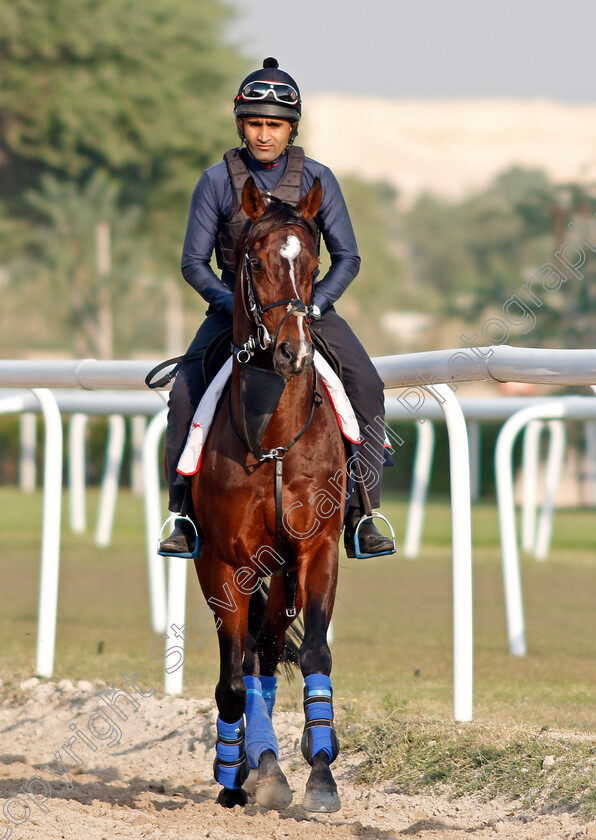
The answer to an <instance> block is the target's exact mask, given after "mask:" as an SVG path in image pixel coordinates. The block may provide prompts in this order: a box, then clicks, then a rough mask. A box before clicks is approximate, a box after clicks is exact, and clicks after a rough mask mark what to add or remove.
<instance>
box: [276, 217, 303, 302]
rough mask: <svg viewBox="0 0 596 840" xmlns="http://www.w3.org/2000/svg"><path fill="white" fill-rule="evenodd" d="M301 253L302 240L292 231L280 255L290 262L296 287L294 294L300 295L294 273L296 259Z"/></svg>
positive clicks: (291, 273) (291, 277)
mask: <svg viewBox="0 0 596 840" xmlns="http://www.w3.org/2000/svg"><path fill="white" fill-rule="evenodd" d="M299 253H300V240H299V239H298V237H297V236H294V234H293V233H291V234H290V235H289V236H288V238H287V239H286V241H285V243H284V244H283V245H282V246H281V248H280V249H279V255H280V257H285V259H286V260H287V261H288V262H289V263H290V280H291V281H292V286H293V287H294V294H295V295H296V297H298V290H297V289H296V274H295V273H294V260H295V259H296V257H297V256H298V254H299Z"/></svg>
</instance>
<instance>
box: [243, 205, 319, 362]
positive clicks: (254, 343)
mask: <svg viewBox="0 0 596 840" xmlns="http://www.w3.org/2000/svg"><path fill="white" fill-rule="evenodd" d="M296 225H299V226H300V227H304V228H305V229H306V230H308V231H309V232H310V228H309V227H308V225H307V224H306V223H305V224H300V223H299V222H294V223H293V224H292V225H284V226H283V227H295V226H296ZM240 282H241V284H242V288H241V293H242V300H243V301H244V305H245V311H246V314H247V315H248V318H249V320H251V321H252V322H253V324H254V325H255V327H256V336H255V335H250V336H249V337H248V339H247V340H246V341H245V342H244V344H242V345H241V346H240V347H239V346H237V345H236V344H232V352H233V354H234V356H235V357H236V358H237V359H238V361H239V362H240V364H245V363H246V362H248V361H250V359H251V358H252V357H253V356H254V353H255V350H256V349H257V348H259V349H261V350H267V349H270V350H271V352H272V353H274V352H275V349H276V347H277V340H278V338H279V331H280V330H281V328H282V326H283V325H284V324H285V322H286V321H287V320H288V318H290V317H291V316H292V315H294V316H296V318H305V317H306V316H307V315H308V307H307V305H306V304H305V303H304V301H303V300H301V299H300V298H284V299H283V300H276V301H274V302H273V303H268V304H267V305H266V306H263V304H262V303H261V300H260V298H259V295H258V292H257V290H256V288H255V283H254V279H253V273H252V265H251V257H250V248H249V247H246V248H245V249H244V254H243V256H242V268H241V271H240ZM247 300H248V310H247V309H246V302H247ZM277 306H285V307H286V313H285V315H284V316H283V318H282V319H281V321H280V322H279V324H278V325H277V328H276V330H275V333H274V335H273V336H272V335H271V333H270V332H269V330H268V329H267V327H266V326H265V324H264V322H263V313H265V312H267V311H268V310H270V309H275V308H276V307H277Z"/></svg>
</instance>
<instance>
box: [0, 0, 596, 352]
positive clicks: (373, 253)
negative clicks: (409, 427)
mask: <svg viewBox="0 0 596 840" xmlns="http://www.w3.org/2000/svg"><path fill="white" fill-rule="evenodd" d="M232 15H233V6H232V5H231V4H228V3H227V2H224V0H202V2H201V3H197V2H195V0H178V2H177V3H175V4H174V5H169V4H165V3H164V2H163V0H145V2H143V3H139V2H130V0H102V2H101V3H100V2H97V0H5V2H4V3H2V4H1V5H0V74H1V77H2V85H1V86H0V293H1V294H2V304H3V305H2V310H1V313H0V354H2V355H5V356H16V357H19V356H23V355H36V356H39V355H41V354H47V353H58V354H61V355H64V354H65V353H66V354H71V355H75V356H81V355H93V356H96V355H97V356H100V357H102V356H103V357H106V356H111V355H114V356H116V357H127V356H131V355H135V354H138V353H141V354H143V355H147V354H148V353H154V354H155V355H162V354H163V353H164V343H165V330H164V309H165V307H164V300H166V299H167V298H164V289H165V290H166V295H167V289H168V288H172V286H171V284H172V283H176V284H177V285H178V287H179V289H180V290H181V291H180V292H179V294H182V295H183V298H184V302H185V304H186V325H185V333H186V334H185V335H184V336H183V337H182V339H181V345H183V346H184V345H185V344H186V343H188V340H189V339H190V337H191V335H192V334H194V331H195V330H196V327H197V326H198V323H199V322H200V319H201V318H202V313H203V311H204V306H203V302H202V301H201V300H200V299H198V297H197V296H196V294H195V293H194V292H193V291H192V290H191V289H190V288H187V287H186V285H185V284H184V281H183V280H182V279H181V278H180V275H179V268H178V266H179V257H180V249H181V242H182V238H183V232H184V228H185V223H186V213H187V208H188V202H189V197H190V193H191V191H192V188H193V186H194V184H195V182H196V180H197V178H198V176H199V174H200V172H201V171H202V170H203V169H204V168H205V167H206V166H207V165H209V164H211V163H213V162H214V161H215V160H217V159H219V158H220V157H221V154H222V152H223V151H224V150H225V149H226V148H229V147H230V146H232V145H234V144H235V143H236V141H237V138H236V136H235V128H234V123H233V119H232V115H231V104H232V99H233V95H234V93H235V90H236V87H237V84H238V80H239V79H240V78H242V76H243V74H244V72H245V71H247V70H249V69H250V68H249V67H248V66H247V64H246V61H245V60H244V59H243V58H241V57H240V55H239V52H238V50H237V49H236V48H235V47H233V46H232V45H230V44H228V43H227V42H226V39H225V32H226V30H225V26H226V24H227V22H228V21H229V19H230V18H231V16H232ZM254 65H255V66H256V60H255V62H254ZM252 66H253V63H252V62H251V67H252ZM301 141H302V142H304V145H305V146H306V149H307V152H308V136H304V137H301ZM338 142H340V140H339V138H338ZM323 162H326V161H323ZM342 187H343V190H344V192H345V196H346V200H347V203H348V206H349V209H350V212H351V215H352V219H353V223H354V228H355V230H356V235H357V239H358V242H359V247H360V251H361V254H362V257H363V263H362V269H361V273H360V275H359V277H358V278H357V280H356V282H355V283H353V284H352V286H351V287H350V289H349V290H348V291H347V292H346V294H345V295H344V296H343V298H342V299H341V300H340V302H339V306H338V308H339V311H340V312H341V313H342V314H343V315H344V316H345V317H346V318H347V319H348V320H349V321H350V323H351V324H352V325H353V326H354V329H355V330H356V332H357V334H358V335H359V336H360V338H361V339H362V341H363V342H364V344H365V346H366V347H367V349H368V350H369V352H370V353H371V354H374V353H391V352H396V351H408V350H422V349H431V348H436V347H440V346H453V345H454V344H455V343H457V336H459V335H460V332H461V330H460V329H459V324H461V323H462V322H465V324H466V325H468V326H469V325H470V324H472V325H474V324H475V325H476V330H478V326H479V325H480V324H481V322H482V320H483V319H486V318H487V317H491V316H492V317H494V316H495V315H497V316H498V314H499V312H500V308H501V307H502V305H503V303H504V301H505V300H507V298H508V297H509V296H510V295H511V294H514V293H516V292H517V291H518V290H519V288H520V285H521V284H522V283H523V282H525V281H526V280H527V279H528V277H529V276H531V274H532V272H533V271H535V270H536V269H537V268H538V267H539V266H540V265H542V264H543V263H545V262H548V261H551V260H552V258H553V254H554V252H555V251H556V249H557V248H558V247H559V246H560V244H561V242H562V241H563V239H564V238H565V234H566V224H567V221H568V220H569V219H574V220H575V221H576V223H577V224H578V225H579V226H581V225H582V224H583V223H584V222H585V221H586V220H587V219H588V217H589V216H590V215H591V214H593V213H594V212H595V211H596V198H595V197H594V196H595V192H594V190H593V187H592V186H591V185H580V184H566V185H558V186H555V185H554V184H552V183H551V182H550V181H549V179H548V178H547V176H546V175H545V174H544V173H542V172H540V171H537V170H523V169H519V168H516V169H512V170H510V171H508V172H505V173H502V174H501V175H500V176H499V177H498V178H496V179H495V181H494V182H493V183H492V184H490V185H489V186H487V187H486V188H485V189H483V190H481V191H478V192H476V193H475V194H472V195H468V196H466V197H465V198H464V199H462V200H460V201H457V202H448V201H446V200H445V199H442V198H439V197H437V196H434V195H431V194H426V195H422V196H420V197H419V198H418V199H417V200H416V201H415V202H414V203H413V204H410V205H408V204H407V203H406V202H404V201H403V200H402V199H400V197H399V195H397V194H396V193H395V191H394V190H393V188H391V187H389V186H388V185H386V184H382V183H366V182H364V181H363V180H362V179H360V178H359V177H357V176H356V175H353V176H350V177H344V178H343V179H342ZM102 224H104V225H105V224H108V225H109V229H110V236H111V257H112V259H111V269H110V271H109V272H107V273H106V272H105V271H103V272H102V271H101V270H100V267H99V266H98V259H97V230H98V225H102ZM588 256H589V257H590V259H588V260H587V262H586V266H585V270H584V274H585V278H584V280H583V281H578V280H575V279H570V280H569V281H568V282H567V283H566V284H565V286H564V288H563V289H562V291H561V292H559V293H557V294H556V295H551V296H549V298H548V300H546V301H545V303H544V305H543V306H542V307H541V308H540V312H539V317H538V318H537V324H536V327H535V328H533V329H532V331H531V333H530V334H524V333H522V332H521V331H519V330H518V331H517V332H515V331H512V335H511V338H510V340H511V341H512V342H515V343H524V342H526V343H530V344H533V345H541V344H542V345H543V344H552V345H556V346H563V347H564V346H572V347H585V346H590V345H592V344H593V342H594V338H593V336H594V328H595V327H596V323H595V317H596V316H595V315H594V312H595V311H596V307H595V305H594V304H596V300H595V299H594V297H595V296H596V291H595V289H596V284H594V282H593V281H594V279H595V277H594V275H595V272H596V269H595V267H594V259H593V257H592V255H591V254H589V255H588ZM173 278H175V279H173ZM168 283H170V286H169V287H168V286H167V284H168ZM394 315H395V316H396V317H392V316H394ZM397 316H399V317H397ZM400 318H401V320H400ZM408 319H410V321H411V322H412V323H411V324H410V326H409V327H408ZM412 324H413V326H412ZM473 329H474V327H473V328H472V329H471V330H469V329H468V330H466V332H472V331H473ZM170 355H171V354H170Z"/></svg>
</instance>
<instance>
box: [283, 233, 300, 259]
mask: <svg viewBox="0 0 596 840" xmlns="http://www.w3.org/2000/svg"><path fill="white" fill-rule="evenodd" d="M279 253H280V256H282V257H285V258H286V259H287V260H289V261H290V262H293V261H294V260H295V259H296V257H297V256H298V254H299V253H300V240H299V239H298V237H297V236H294V234H293V233H291V234H290V235H289V236H288V238H287V239H286V242H285V245H282V246H281V248H280V250H279Z"/></svg>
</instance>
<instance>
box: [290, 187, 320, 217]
mask: <svg viewBox="0 0 596 840" xmlns="http://www.w3.org/2000/svg"><path fill="white" fill-rule="evenodd" d="M322 201H323V187H322V186H321V181H320V180H319V178H315V180H314V181H313V185H312V187H311V188H310V190H309V192H307V193H306V195H303V196H302V198H301V199H300V201H299V202H298V206H297V207H296V210H298V212H299V213H300V214H301V215H302V216H304V218H305V219H307V220H308V219H312V218H313V217H314V216H316V215H317V213H318V212H319V207H320V206H321V202H322Z"/></svg>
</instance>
